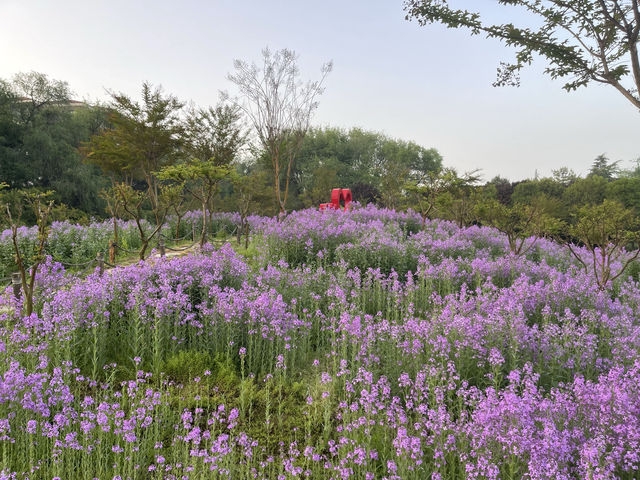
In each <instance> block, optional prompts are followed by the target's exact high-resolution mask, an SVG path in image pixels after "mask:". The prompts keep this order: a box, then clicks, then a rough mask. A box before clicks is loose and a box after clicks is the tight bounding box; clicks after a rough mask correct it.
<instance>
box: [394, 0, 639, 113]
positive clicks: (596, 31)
mask: <svg viewBox="0 0 640 480" xmlns="http://www.w3.org/2000/svg"><path fill="white" fill-rule="evenodd" d="M497 3H498V4H499V5H502V6H504V7H519V8H521V9H523V10H525V11H527V12H528V13H529V14H530V16H531V17H532V18H534V19H536V20H537V21H538V22H539V26H538V27H535V28H534V27H528V26H518V25H515V24H514V23H505V24H491V23H486V22H485V21H483V19H482V18H481V14H480V13H478V12H474V11H469V10H463V9H456V8H452V7H450V6H449V2H447V0H405V2H404V9H405V11H406V13H407V15H406V18H407V20H417V21H418V23H419V24H420V25H421V26H424V25H427V24H431V23H441V24H443V25H445V26H446V27H449V28H466V29H468V30H470V32H471V34H472V35H479V34H485V35H486V36H487V37H488V38H496V39H498V40H501V41H502V42H504V43H505V44H506V45H507V46H509V47H514V48H515V49H516V55H515V59H514V61H512V62H506V63H502V64H501V66H500V67H499V68H498V78H497V80H496V82H495V84H494V85H496V86H501V85H519V72H520V70H521V69H522V68H523V67H524V66H525V65H528V64H531V63H532V61H533V59H534V57H535V56H540V57H542V58H544V59H545V60H546V61H547V64H548V65H547V68H546V70H545V73H546V74H548V75H549V76H551V78H554V79H563V80H565V83H564V89H565V90H567V91H572V90H576V89H577V88H579V87H582V86H586V85H589V84H591V83H593V82H595V83H600V84H604V85H609V86H611V87H613V88H615V89H616V90H617V91H618V92H619V93H620V94H622V96H623V97H624V98H626V99H627V100H628V101H629V102H631V104H632V105H633V106H635V107H636V108H638V109H640V94H639V91H640V60H639V58H638V39H639V35H640V0H498V2H497Z"/></svg>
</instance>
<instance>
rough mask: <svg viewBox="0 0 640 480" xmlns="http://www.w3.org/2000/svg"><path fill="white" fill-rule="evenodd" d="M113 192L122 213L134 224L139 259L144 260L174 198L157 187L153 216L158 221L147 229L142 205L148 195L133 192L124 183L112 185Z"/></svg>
mask: <svg viewBox="0 0 640 480" xmlns="http://www.w3.org/2000/svg"><path fill="white" fill-rule="evenodd" d="M114 191H115V194H116V195H117V196H118V201H119V203H120V204H121V205H122V210H123V211H124V213H125V214H126V215H128V216H129V217H130V218H131V219H132V220H134V221H135V223H136V226H137V228H138V234H139V235H140V244H141V246H140V252H139V258H140V260H144V259H145V255H146V252H147V249H148V248H149V245H150V243H151V241H152V240H153V239H154V238H155V236H156V235H157V234H158V233H159V232H160V230H161V229H162V227H163V226H164V221H165V219H166V218H167V213H168V212H169V209H170V208H171V204H172V202H174V201H175V196H173V195H172V194H171V192H168V191H165V189H164V187H163V186H159V187H158V190H157V197H156V201H157V203H156V207H155V215H156V218H157V219H158V220H157V222H156V224H155V225H153V226H152V227H151V228H148V227H147V226H146V225H145V220H144V204H145V202H146V201H148V199H149V196H148V193H147V192H143V191H140V190H135V189H134V188H133V187H132V186H131V185H128V184H126V183H118V184H116V185H114Z"/></svg>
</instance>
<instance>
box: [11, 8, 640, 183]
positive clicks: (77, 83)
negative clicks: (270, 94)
mask: <svg viewBox="0 0 640 480" xmlns="http://www.w3.org/2000/svg"><path fill="white" fill-rule="evenodd" d="M458 4H461V5H464V4H466V5H467V6H469V7H474V8H477V9H483V8H484V9H488V10H490V11H492V12H491V13H493V14H496V15H498V14H500V8H499V7H497V6H496V5H495V2H493V1H491V0H461V1H459V2H458ZM404 15H405V14H404V11H403V9H402V1H401V0H341V1H339V0H324V1H321V2H310V1H306V0H243V1H241V0H208V1H195V0H183V1H182V2H171V1H167V0H154V1H132V0H126V1H125V0H109V1H95V0H83V1H76V0H58V1H52V0H0V25H1V28H0V78H4V79H10V78H11V77H12V76H13V75H14V74H15V73H17V72H27V71H31V70H35V71H38V72H43V73H46V74H47V75H49V77H51V78H54V79H59V80H65V81H67V82H68V83H69V85H70V87H71V89H72V90H73V91H74V92H75V94H76V98H79V99H82V98H85V99H90V100H96V99H98V100H106V99H107V95H106V93H105V89H110V90H114V91H121V92H125V93H127V94H129V95H131V96H135V97H138V95H139V90H140V86H141V84H142V82H143V81H149V82H151V83H153V84H155V85H158V84H161V85H162V86H163V88H164V89H165V91H166V92H169V93H172V94H174V95H176V96H178V97H179V98H180V99H183V100H193V101H194V102H196V103H197V104H199V105H202V106H205V105H213V104H215V103H217V101H218V93H219V91H220V90H232V85H231V84H230V82H229V81H228V80H227V79H226V75H227V73H229V72H230V71H231V70H232V68H233V59H236V58H239V59H244V60H253V61H259V60H260V55H261V54H260V52H261V50H262V49H263V48H264V47H265V46H269V47H270V48H271V49H281V48H289V49H292V50H295V51H296V52H297V53H298V54H299V56H300V65H301V67H302V68H301V69H302V73H303V76H304V77H306V78H317V77H318V76H319V71H320V66H321V64H322V63H323V62H325V61H327V60H333V62H334V70H333V72H332V73H331V74H330V75H329V77H328V78H327V81H326V90H325V93H324V94H323V96H322V97H321V98H320V107H319V109H318V111H317V113H316V115H315V119H314V124H315V125H319V126H335V127H343V128H350V127H355V126H357V127H361V128H364V129H367V130H374V131H380V132H383V133H385V134H387V135H389V136H391V137H395V138H401V139H404V140H412V141H415V142H416V143H418V144H420V145H423V146H425V147H433V148H436V149H438V150H439V151H440V153H441V154H442V155H443V157H444V159H445V164H447V165H449V166H453V167H456V168H458V169H460V170H470V169H474V168H480V169H482V172H483V174H484V178H485V179H486V180H489V179H490V178H492V177H493V176H495V175H501V176H503V177H507V178H509V179H511V180H517V179H523V178H530V177H533V175H534V173H535V171H536V170H537V171H538V173H539V175H541V176H545V175H550V174H551V170H552V169H555V168H558V167H561V166H568V167H570V168H572V169H574V170H575V171H576V172H577V173H580V174H585V173H586V172H587V171H588V170H589V166H590V164H591V162H592V161H593V159H594V158H595V157H596V156H597V155H599V154H601V153H605V154H607V155H608V156H609V158H610V159H612V160H622V166H624V167H630V166H631V160H633V159H636V158H638V157H640V141H639V139H640V114H639V112H638V111H637V110H636V109H635V108H634V107H633V106H632V105H631V104H630V103H629V102H628V101H627V100H625V99H624V98H623V97H622V96H621V95H620V94H619V93H617V92H615V91H614V90H613V89H612V88H610V87H605V86H599V85H593V86H590V87H588V88H586V89H581V90H579V91H578V92H575V93H566V92H564V91H563V90H562V89H561V85H562V84H561V82H559V81H552V80H550V79H549V78H548V77H545V76H543V75H542V70H543V69H544V63H542V62H539V63H537V64H534V66H533V67H531V68H529V69H528V70H527V71H526V72H525V73H524V74H523V76H522V86H521V87H520V88H493V87H492V86H491V84H492V82H493V81H494V80H495V72H496V67H497V65H498V63H499V62H500V60H510V59H511V56H512V55H511V50H509V49H508V48H506V47H503V46H502V45H501V44H500V43H498V42H496V41H494V40H487V39H484V38H482V37H478V36H476V37H470V36H469V35H468V34H467V33H466V32H464V31H457V30H446V29H444V28H442V27H440V26H437V25H432V26H428V27H419V26H418V25H417V23H415V22H407V21H406V20H404ZM513 20H515V19H513Z"/></svg>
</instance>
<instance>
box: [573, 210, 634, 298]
mask: <svg viewBox="0 0 640 480" xmlns="http://www.w3.org/2000/svg"><path fill="white" fill-rule="evenodd" d="M569 232H570V234H571V236H573V238H576V239H578V240H579V241H580V242H582V244H583V245H584V248H585V249H586V251H587V252H586V255H585V254H584V253H582V252H581V251H580V250H579V249H578V248H577V247H576V246H575V245H573V244H572V243H570V242H566V245H567V247H568V249H569V251H570V252H571V253H572V254H573V256H574V257H575V258H576V260H578V262H579V263H580V264H581V265H582V267H583V268H584V270H585V272H589V271H591V273H592V274H593V277H594V279H595V281H596V284H597V285H598V287H599V288H600V289H603V290H604V289H605V288H606V287H607V285H609V282H612V281H613V280H615V279H616V278H618V277H619V276H620V275H622V274H623V273H624V271H625V270H626V268H627V267H628V266H629V265H630V264H631V262H633V261H634V260H635V259H637V258H638V255H640V249H638V248H636V249H635V250H634V251H631V252H627V251H625V250H624V248H625V247H627V246H628V245H630V244H633V243H635V245H636V246H637V245H638V242H639V241H640V232H639V231H638V219H637V218H636V217H635V215H634V214H633V212H632V211H631V210H630V209H625V208H624V206H623V205H622V204H620V203H619V202H616V201H613V200H605V201H604V202H602V203H601V204H599V205H587V206H584V207H582V208H581V209H580V210H579V213H578V216H577V222H576V223H575V224H574V225H572V226H571V227H570V229H569ZM616 266H617V267H616Z"/></svg>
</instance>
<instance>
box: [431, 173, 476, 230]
mask: <svg viewBox="0 0 640 480" xmlns="http://www.w3.org/2000/svg"><path fill="white" fill-rule="evenodd" d="M450 171H451V172H452V173H453V175H454V178H453V180H451V181H450V182H449V184H448V185H447V188H446V189H444V191H443V192H442V193H440V195H438V197H437V198H436V208H437V211H438V214H439V215H440V216H443V217H444V218H446V219H448V220H453V221H454V222H456V224H457V225H458V227H460V228H462V227H464V226H467V225H470V224H471V223H473V222H474V221H475V220H476V218H477V215H476V205H477V204H478V202H480V201H482V200H483V198H482V194H481V192H480V191H479V189H478V188H476V187H477V184H478V182H479V181H480V175H479V173H478V171H477V170H474V171H472V172H466V173H464V174H462V175H459V174H458V173H457V172H456V171H455V170H454V169H451V170H450Z"/></svg>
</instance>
